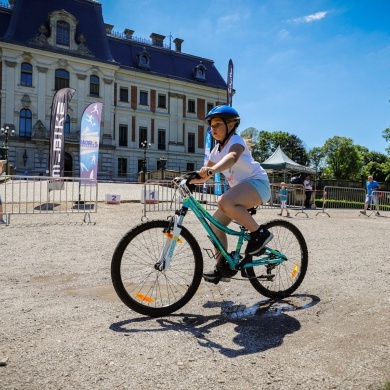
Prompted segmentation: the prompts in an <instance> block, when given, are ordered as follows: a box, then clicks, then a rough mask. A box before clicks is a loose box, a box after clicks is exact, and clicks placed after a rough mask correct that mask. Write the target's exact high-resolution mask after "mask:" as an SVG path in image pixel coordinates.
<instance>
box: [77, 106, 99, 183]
mask: <svg viewBox="0 0 390 390" xmlns="http://www.w3.org/2000/svg"><path fill="white" fill-rule="evenodd" d="M102 108H103V103H91V104H90V105H89V106H88V107H87V108H86V109H85V110H84V113H83V116H82V117H81V136H80V177H81V178H82V179H83V178H84V179H96V178H97V171H98V161H99V141H100V119H101V117H102ZM95 183H96V182H94V181H90V180H81V184H83V185H90V184H92V185H94V184H95Z"/></svg>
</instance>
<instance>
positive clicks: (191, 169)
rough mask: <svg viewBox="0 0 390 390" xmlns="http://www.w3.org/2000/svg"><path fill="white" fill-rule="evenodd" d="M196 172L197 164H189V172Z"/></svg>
mask: <svg viewBox="0 0 390 390" xmlns="http://www.w3.org/2000/svg"><path fill="white" fill-rule="evenodd" d="M194 170H195V164H194V163H189V162H188V163H187V171H194Z"/></svg>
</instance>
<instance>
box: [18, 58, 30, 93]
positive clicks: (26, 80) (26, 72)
mask: <svg viewBox="0 0 390 390" xmlns="http://www.w3.org/2000/svg"><path fill="white" fill-rule="evenodd" d="M32 72H33V68H32V65H31V64H29V63H27V62H23V63H22V66H21V72H20V84H22V85H26V86H27V87H31V86H32Z"/></svg>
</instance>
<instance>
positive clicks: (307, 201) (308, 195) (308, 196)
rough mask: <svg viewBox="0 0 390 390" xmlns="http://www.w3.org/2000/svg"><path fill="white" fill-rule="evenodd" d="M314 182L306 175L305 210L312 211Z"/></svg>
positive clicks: (304, 184)
mask: <svg viewBox="0 0 390 390" xmlns="http://www.w3.org/2000/svg"><path fill="white" fill-rule="evenodd" d="M312 185H313V182H312V181H311V180H310V175H306V178H305V180H304V181H303V186H304V188H305V208H307V209H310V207H311V205H310V200H311V195H312V193H313V187H312Z"/></svg>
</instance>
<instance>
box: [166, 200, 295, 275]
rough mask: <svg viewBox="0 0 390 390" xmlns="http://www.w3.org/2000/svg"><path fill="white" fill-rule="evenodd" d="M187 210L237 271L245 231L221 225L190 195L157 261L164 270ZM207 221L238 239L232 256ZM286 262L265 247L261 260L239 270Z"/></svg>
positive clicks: (282, 256) (246, 234)
mask: <svg viewBox="0 0 390 390" xmlns="http://www.w3.org/2000/svg"><path fill="white" fill-rule="evenodd" d="M188 210H192V212H193V213H194V214H195V216H196V217H197V218H198V220H199V222H200V223H201V224H202V226H203V227H204V229H205V230H206V232H207V233H208V235H209V237H210V239H211V242H212V243H213V245H214V246H215V248H216V249H217V250H218V251H219V252H220V253H221V255H222V256H223V257H224V258H225V259H226V261H227V262H228V263H229V265H230V268H231V269H232V270H234V269H238V268H237V266H238V264H239V263H240V250H241V247H242V244H243V242H244V240H245V241H248V240H249V239H250V236H249V234H248V232H247V229H246V228H245V227H243V226H240V231H237V230H233V229H230V228H228V227H226V226H224V225H222V224H221V223H220V222H218V221H217V220H216V219H215V218H214V217H213V216H211V215H210V213H209V212H208V211H207V210H206V209H205V208H204V207H203V206H202V205H201V204H200V203H199V202H198V201H197V200H196V199H195V198H194V197H193V196H192V195H189V196H187V197H185V198H184V199H183V205H182V207H181V209H180V211H179V213H178V214H176V215H175V216H174V226H173V234H171V235H169V236H168V239H167V241H166V243H165V245H164V249H163V251H162V254H161V256H160V259H159V260H160V263H161V264H164V269H168V268H169V264H170V261H171V258H172V256H173V252H174V249H175V246H176V244H177V242H178V240H179V236H180V232H181V226H182V223H183V220H184V217H185V216H186V214H187V211H188ZM207 221H209V222H210V223H211V224H212V225H214V226H216V227H217V228H218V229H220V230H221V231H223V232H224V233H226V234H228V235H231V236H236V237H238V241H237V245H236V250H235V251H234V256H231V254H230V253H228V252H227V251H226V249H225V247H224V246H223V245H222V244H221V242H220V240H219V239H218V237H217V236H216V234H215V233H214V231H213V230H212V228H211V226H210V225H209V223H208V222H207ZM286 260H287V257H286V256H284V255H283V254H281V253H280V252H279V251H276V250H273V249H270V248H268V247H267V246H266V247H265V251H264V253H263V255H262V257H261V258H256V259H252V261H249V262H245V264H243V265H242V266H241V268H240V269H245V268H248V267H254V266H259V265H267V264H279V263H282V262H284V261H286Z"/></svg>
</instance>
